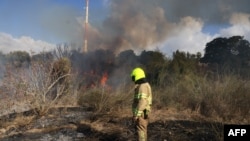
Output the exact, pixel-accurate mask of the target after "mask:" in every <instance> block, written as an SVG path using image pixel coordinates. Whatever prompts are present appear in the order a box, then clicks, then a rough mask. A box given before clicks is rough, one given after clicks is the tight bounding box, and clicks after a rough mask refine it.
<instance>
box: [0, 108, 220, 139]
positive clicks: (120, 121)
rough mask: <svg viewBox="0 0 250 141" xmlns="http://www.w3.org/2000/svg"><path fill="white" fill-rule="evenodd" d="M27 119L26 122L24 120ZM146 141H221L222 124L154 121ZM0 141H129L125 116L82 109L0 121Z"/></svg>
mask: <svg viewBox="0 0 250 141" xmlns="http://www.w3.org/2000/svg"><path fill="white" fill-rule="evenodd" d="M27 119H29V120H27ZM148 137H149V139H148V140H149V141H222V140H223V124H221V123H216V122H208V121H200V120H199V121H198V120H197V121H195V120H188V119H184V120H183V119H163V118H161V119H157V120H154V121H151V122H150V124H149V126H148ZM0 140H1V141H35V140H38V141H133V140H134V128H133V126H132V124H131V122H130V117H129V116H123V117H120V116H116V115H109V114H105V115H104V114H93V113H92V112H91V111H88V110H86V109H85V108H79V107H78V108H77V107H74V108H57V109H53V110H51V111H50V112H49V113H48V114H47V115H46V116H42V117H41V116H34V112H32V111H27V112H23V113H19V114H17V113H15V114H10V115H6V116H2V117H0Z"/></svg>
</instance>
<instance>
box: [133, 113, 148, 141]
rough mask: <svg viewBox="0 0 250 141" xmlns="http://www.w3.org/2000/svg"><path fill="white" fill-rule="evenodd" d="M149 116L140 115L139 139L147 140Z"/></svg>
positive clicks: (137, 125)
mask: <svg viewBox="0 0 250 141" xmlns="http://www.w3.org/2000/svg"><path fill="white" fill-rule="evenodd" d="M147 126H148V118H144V117H139V118H138V121H137V123H136V127H135V128H136V130H137V139H138V141H147Z"/></svg>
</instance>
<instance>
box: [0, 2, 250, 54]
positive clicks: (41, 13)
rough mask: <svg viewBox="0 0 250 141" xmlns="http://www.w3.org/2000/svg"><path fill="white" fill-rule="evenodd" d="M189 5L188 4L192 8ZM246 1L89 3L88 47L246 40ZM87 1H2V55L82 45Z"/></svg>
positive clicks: (249, 25) (249, 22) (249, 18)
mask: <svg viewBox="0 0 250 141" xmlns="http://www.w3.org/2000/svg"><path fill="white" fill-rule="evenodd" d="M190 3H192V4H190ZM249 4H250V1H248V0H238V1H237V2H236V1H235V0H210V1H197V0H189V1H183V0H154V1H152V0H136V1H134V0H89V28H88V30H89V32H88V34H89V46H91V48H92V49H98V48H104V49H113V50H115V51H116V52H119V51H122V50H126V49H133V50H135V51H138V52H139V51H141V50H155V49H160V50H161V51H162V52H163V53H165V54H167V55H170V54H171V53H172V52H173V51H175V50H177V49H178V50H181V51H187V52H191V53H196V52H202V51H203V50H204V48H205V44H206V43H207V42H210V41H211V40H212V39H214V38H216V37H220V36H221V37H230V36H233V35H241V36H244V37H245V39H247V40H250V9H249V8H248V5H249ZM84 18H85V0H0V19H1V20H0V51H1V52H4V53H8V52H10V51H15V50H25V51H31V50H32V51H35V52H36V53H39V52H41V51H43V50H50V49H53V48H54V47H55V46H56V45H57V44H60V43H75V44H76V45H77V46H78V47H81V46H82V43H83V37H84V28H83V27H84V24H83V23H84Z"/></svg>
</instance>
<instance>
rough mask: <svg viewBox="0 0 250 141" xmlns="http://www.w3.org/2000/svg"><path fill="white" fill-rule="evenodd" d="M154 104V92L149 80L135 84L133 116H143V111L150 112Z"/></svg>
mask: <svg viewBox="0 0 250 141" xmlns="http://www.w3.org/2000/svg"><path fill="white" fill-rule="evenodd" d="M151 105H152V92H151V87H150V85H149V83H148V82H146V83H142V84H136V85H135V94H134V101H133V105H132V112H133V116H141V115H142V113H143V111H144V110H146V111H147V112H149V111H150V110H151Z"/></svg>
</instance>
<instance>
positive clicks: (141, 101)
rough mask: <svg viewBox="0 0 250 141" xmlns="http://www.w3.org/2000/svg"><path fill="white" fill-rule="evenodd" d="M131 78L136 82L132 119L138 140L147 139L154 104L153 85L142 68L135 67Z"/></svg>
mask: <svg viewBox="0 0 250 141" xmlns="http://www.w3.org/2000/svg"><path fill="white" fill-rule="evenodd" d="M131 78H132V81H133V82H134V83H135V93H134V100H133V104H132V113H133V119H132V120H133V123H134V125H135V129H136V134H137V138H138V141H147V126H148V119H149V112H150V109H151V105H152V91H151V86H150V84H149V83H148V82H147V80H146V76H145V73H144V70H143V69H142V68H139V67H137V68H134V69H133V71H132V73H131Z"/></svg>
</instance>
